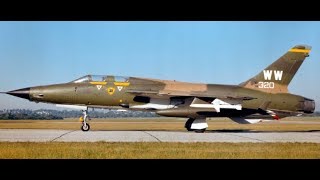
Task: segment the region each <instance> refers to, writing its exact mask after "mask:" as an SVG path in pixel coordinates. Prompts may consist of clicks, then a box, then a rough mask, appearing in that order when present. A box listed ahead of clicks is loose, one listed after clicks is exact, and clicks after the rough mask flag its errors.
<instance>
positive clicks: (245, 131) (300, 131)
mask: <svg viewBox="0 0 320 180" xmlns="http://www.w3.org/2000/svg"><path fill="white" fill-rule="evenodd" d="M93 131H94V130H93ZM98 131H158V132H188V131H184V130H161V129H153V130H150V129H138V130H98ZM189 132H190V133H194V132H193V131H189ZM290 132H294V133H310V132H320V130H319V129H315V130H298V131H257V130H252V129H217V130H206V131H205V133H290ZM200 134H201V133H200Z"/></svg>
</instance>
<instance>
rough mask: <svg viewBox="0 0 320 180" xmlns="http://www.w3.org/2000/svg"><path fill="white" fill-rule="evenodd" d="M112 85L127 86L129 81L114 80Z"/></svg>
mask: <svg viewBox="0 0 320 180" xmlns="http://www.w3.org/2000/svg"><path fill="white" fill-rule="evenodd" d="M114 85H116V86H129V85H130V83H129V82H114Z"/></svg>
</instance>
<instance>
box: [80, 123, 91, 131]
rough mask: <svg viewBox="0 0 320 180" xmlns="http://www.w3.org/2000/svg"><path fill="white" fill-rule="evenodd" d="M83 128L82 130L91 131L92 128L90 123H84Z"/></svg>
mask: <svg viewBox="0 0 320 180" xmlns="http://www.w3.org/2000/svg"><path fill="white" fill-rule="evenodd" d="M81 130H82V131H89V130H90V125H89V124H88V123H86V124H82V126H81Z"/></svg>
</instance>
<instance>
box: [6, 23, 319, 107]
mask: <svg viewBox="0 0 320 180" xmlns="http://www.w3.org/2000/svg"><path fill="white" fill-rule="evenodd" d="M298 44H306V45H310V46H312V51H311V53H310V57H308V58H307V59H306V61H305V62H304V63H303V64H302V66H301V67H300V69H299V71H298V72H297V74H296V75H295V77H294V78H293V80H292V82H291V83H290V86H289V91H290V92H291V93H293V94H299V95H303V96H305V97H308V98H311V99H314V100H315V101H316V109H317V110H318V111H319V110H320V93H319V92H320V64H319V62H320V22H312V21H309V22H303V21H288V22H287V21H275V22H273V21H249V22H247V21H227V22H224V21H190V22H188V21H182V22H179V21H155V22H153V21H129V22H126V21H120V22H116V21H110V22H108V21H92V22H90V21H86V22H82V21H75V22H73V21H61V22H59V21H50V22H46V21H38V22H33V21H28V22H19V21H15V22H0V91H9V90H15V89H20V88H25V87H32V86H38V85H48V84H55V83H64V82H69V81H72V80H75V79H77V78H79V77H81V76H84V75H87V74H97V75H120V76H135V77H146V78H156V79H167V80H178V81H185V82H201V83H211V84H239V83H241V82H243V81H246V80H247V79H249V78H251V77H253V76H254V75H256V74H257V73H259V72H260V71H262V70H263V69H264V68H265V67H267V66H268V65H269V64H271V63H272V62H274V61H275V60H276V59H278V58H279V57H280V56H282V55H283V54H284V53H285V52H287V51H288V50H289V49H290V48H292V47H294V46H295V45H298ZM14 108H23V109H41V108H49V109H55V106H54V105H48V104H44V103H38V104H37V103H34V102H29V101H28V100H25V99H20V98H17V97H13V96H9V95H6V94H0V109H14Z"/></svg>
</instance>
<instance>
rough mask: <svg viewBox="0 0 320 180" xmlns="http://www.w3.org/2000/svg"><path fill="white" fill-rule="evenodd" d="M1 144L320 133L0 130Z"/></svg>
mask: <svg viewBox="0 0 320 180" xmlns="http://www.w3.org/2000/svg"><path fill="white" fill-rule="evenodd" d="M0 141H2V142H102V141H103V142H230V143H245V142H252V143H263V142H300V143H302V142H309V143H320V132H319V131H315V132H257V131H238V132H236V131H225V132H223V131H206V132H205V133H194V132H184V131H88V132H82V131H80V130H73V131H72V130H45V129H41V130H40V129H0Z"/></svg>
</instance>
